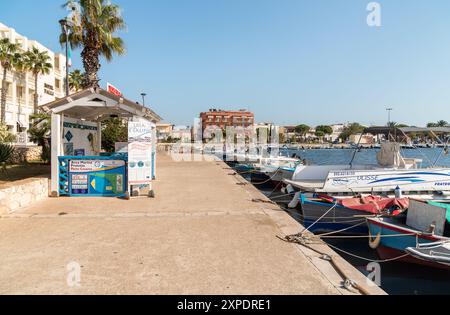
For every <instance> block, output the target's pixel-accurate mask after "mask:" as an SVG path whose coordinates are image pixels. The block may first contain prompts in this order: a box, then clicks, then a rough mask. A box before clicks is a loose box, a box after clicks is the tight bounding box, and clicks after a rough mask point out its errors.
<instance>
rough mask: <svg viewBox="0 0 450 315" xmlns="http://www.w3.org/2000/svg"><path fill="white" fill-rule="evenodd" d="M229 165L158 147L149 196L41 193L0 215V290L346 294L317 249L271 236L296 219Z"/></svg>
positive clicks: (358, 277)
mask: <svg viewBox="0 0 450 315" xmlns="http://www.w3.org/2000/svg"><path fill="white" fill-rule="evenodd" d="M232 173H233V172H232V171H231V170H230V169H228V167H227V166H226V164H224V163H223V162H206V161H204V162H175V161H173V160H172V159H171V158H170V157H169V156H167V155H165V154H164V153H161V154H159V159H158V179H157V180H156V181H155V183H154V189H155V191H156V198H155V199H149V198H145V197H143V198H138V199H133V200H130V201H126V200H119V199H108V198H57V199H47V200H44V201H40V202H39V203H37V204H35V205H33V206H31V207H28V208H25V209H24V210H22V211H21V212H19V213H16V214H14V215H9V216H3V217H1V218H0V233H1V238H0V252H1V253H2V254H1V255H0V294H352V292H350V291H348V290H346V289H344V288H343V287H342V281H343V278H342V275H341V274H340V273H339V272H337V271H336V270H335V268H333V266H332V265H331V264H330V263H329V262H327V261H325V260H323V259H321V258H320V257H319V254H317V253H316V252H314V251H311V250H309V249H306V248H305V247H302V246H299V245H295V244H290V243H286V242H283V241H281V240H280V239H278V238H277V236H284V235H288V234H294V233H298V232H299V231H300V229H301V226H300V225H299V224H298V223H297V222H296V221H295V220H293V219H292V218H290V216H289V215H288V214H286V213H285V212H284V211H282V210H281V209H280V208H278V206H276V205H274V204H272V203H269V202H268V200H267V199H266V198H265V197H264V196H263V195H262V194H261V193H260V192H259V191H258V190H257V189H255V188H254V187H253V186H251V185H248V184H247V185H246V184H245V182H244V181H243V179H242V178H241V177H239V176H235V175H232ZM242 183H244V184H242ZM314 246H317V248H318V249H320V250H321V251H326V252H327V253H330V254H334V253H333V252H332V251H331V250H330V249H329V248H328V247H327V246H326V245H314ZM337 260H338V261H339V264H340V266H341V267H340V268H339V269H341V270H344V271H345V274H346V276H347V277H349V278H351V279H352V280H354V281H356V282H357V283H358V284H360V285H362V286H365V287H366V288H367V290H368V291H369V292H370V293H373V294H383V291H381V290H380V289H378V288H377V287H368V286H367V284H366V281H365V278H364V276H363V275H362V274H360V273H359V272H358V271H357V270H356V269H354V268H353V267H352V266H350V265H349V264H348V263H346V262H345V261H344V260H343V259H342V258H340V257H338V258H337ZM71 262H75V263H77V264H79V265H80V266H81V273H80V282H79V286H75V287H73V286H69V285H68V283H67V278H68V275H69V280H70V279H72V278H71V277H70V275H71V274H72V273H71V271H73V270H72V269H70V266H73V264H72V265H69V270H68V269H67V267H68V264H70V263H71ZM69 283H70V284H73V281H69Z"/></svg>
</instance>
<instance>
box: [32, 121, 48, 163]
mask: <svg viewBox="0 0 450 315" xmlns="http://www.w3.org/2000/svg"><path fill="white" fill-rule="evenodd" d="M30 120H31V127H30V129H29V130H28V133H29V134H30V141H32V142H34V143H37V144H38V145H39V146H40V147H42V153H41V159H42V161H44V162H45V163H48V162H49V161H50V155H51V153H50V150H51V149H50V142H49V139H50V134H51V126H52V123H51V116H50V115H48V114H33V115H31V116H30Z"/></svg>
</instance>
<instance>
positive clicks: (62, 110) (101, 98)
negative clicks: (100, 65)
mask: <svg viewBox="0 0 450 315" xmlns="http://www.w3.org/2000/svg"><path fill="white" fill-rule="evenodd" d="M41 108H42V109H44V111H46V112H51V113H54V114H64V115H65V116H68V117H72V118H77V119H85V120H89V121H102V120H106V119H108V118H110V117H123V118H127V117H133V116H140V117H144V118H146V119H148V120H150V121H152V122H154V123H157V122H159V121H161V120H162V118H161V117H160V116H159V115H158V114H156V113H155V112H154V111H153V110H151V109H149V108H147V107H144V106H142V105H140V104H137V103H135V102H132V101H130V100H128V99H126V98H124V97H122V96H117V95H114V94H111V93H109V92H108V91H106V90H103V89H101V88H100V87H95V88H89V89H85V90H82V91H80V92H77V93H74V94H72V95H69V96H68V97H64V98H61V99H58V100H55V101H53V102H51V103H48V104H45V105H42V106H41Z"/></svg>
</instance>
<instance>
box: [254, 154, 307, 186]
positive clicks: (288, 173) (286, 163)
mask: <svg viewBox="0 0 450 315" xmlns="http://www.w3.org/2000/svg"><path fill="white" fill-rule="evenodd" d="M300 164H302V161H301V160H300V159H298V158H289V157H284V156H278V157H271V158H262V159H261V160H260V162H259V163H256V164H255V169H256V170H258V172H260V173H261V174H263V175H265V176H266V177H267V178H268V179H270V180H271V181H272V182H274V183H280V182H282V181H283V180H285V179H291V178H292V175H293V174H294V172H295V169H296V168H297V166H298V165H300Z"/></svg>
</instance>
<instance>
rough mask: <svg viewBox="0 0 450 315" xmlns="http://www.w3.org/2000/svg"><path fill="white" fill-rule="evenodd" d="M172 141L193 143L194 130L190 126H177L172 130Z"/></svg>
mask: <svg viewBox="0 0 450 315" xmlns="http://www.w3.org/2000/svg"><path fill="white" fill-rule="evenodd" d="M172 139H174V140H177V141H181V142H182V143H191V141H192V139H193V138H192V128H191V127H189V126H175V127H173V130H172Z"/></svg>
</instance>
